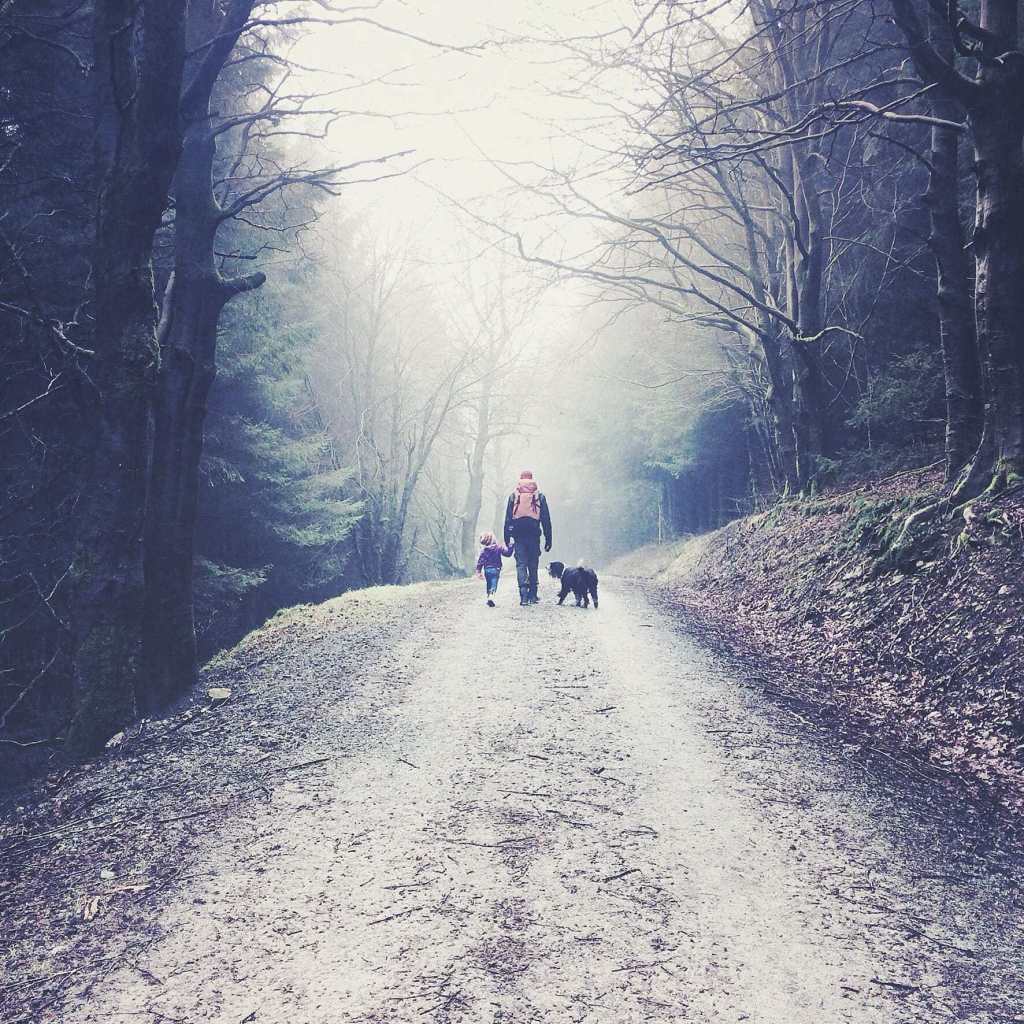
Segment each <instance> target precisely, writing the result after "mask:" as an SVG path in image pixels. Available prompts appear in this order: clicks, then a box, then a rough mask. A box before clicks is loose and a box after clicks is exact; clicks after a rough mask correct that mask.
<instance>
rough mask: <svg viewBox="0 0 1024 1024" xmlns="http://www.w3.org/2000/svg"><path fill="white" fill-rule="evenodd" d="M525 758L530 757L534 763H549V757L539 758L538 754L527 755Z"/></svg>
mask: <svg viewBox="0 0 1024 1024" xmlns="http://www.w3.org/2000/svg"><path fill="white" fill-rule="evenodd" d="M526 756H527V757H532V758H533V759H534V760H535V761H550V760H551V758H550V757H541V756H540V754H527V755H526Z"/></svg>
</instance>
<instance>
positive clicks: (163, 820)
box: [156, 807, 224, 825]
mask: <svg viewBox="0 0 1024 1024" xmlns="http://www.w3.org/2000/svg"><path fill="white" fill-rule="evenodd" d="M222 810H224V808H223V807H204V808H203V809H202V810H199V811H189V813H188V814H176V815H175V816H174V817H173V818H157V819H156V824H157V825H168V824H170V822H172V821H184V820H185V819H186V818H198V817H199V816H200V815H203V814H212V813H213V812H214V811H222Z"/></svg>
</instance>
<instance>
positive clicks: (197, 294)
mask: <svg viewBox="0 0 1024 1024" xmlns="http://www.w3.org/2000/svg"><path fill="white" fill-rule="evenodd" d="M252 7H253V0H233V2H231V3H230V4H228V5H227V7H226V9H225V10H224V12H223V14H222V15H220V16H219V17H218V13H219V12H218V11H217V9H216V7H213V6H211V8H210V10H209V12H204V13H205V14H206V16H205V17H203V19H202V24H199V25H197V24H195V20H193V22H192V24H191V25H190V29H191V32H190V35H191V36H192V37H193V38H194V39H196V40H198V42H199V43H200V44H201V45H200V46H199V47H198V52H199V54H200V56H199V58H198V60H197V61H196V64H195V67H194V69H191V72H192V73H191V78H190V80H189V81H188V83H187V86H186V88H185V90H184V92H183V94H182V97H181V121H182V124H183V126H184V140H183V148H182V155H181V163H180V166H179V168H178V173H177V176H176V178H175V183H174V270H173V272H172V273H171V276H170V280H169V282H168V286H167V289H166V294H165V296H164V308H163V313H162V317H161V325H160V349H161V367H160V373H159V376H158V381H157V389H156V403H155V410H154V430H153V448H152V458H151V469H150V488H149V501H148V507H147V515H146V530H145V582H146V587H145V604H144V623H145V627H144V633H143V637H144V652H145V667H146V678H147V685H146V688H145V690H144V691H143V692H142V693H141V694H140V697H141V698H142V699H141V700H140V704H141V705H142V706H143V708H144V709H145V710H149V711H152V710H156V709H159V708H160V707H162V706H164V705H166V704H167V703H168V702H169V701H170V700H171V699H173V698H174V697H175V696H177V695H178V694H179V693H181V692H183V691H184V690H185V689H187V688H188V687H189V686H190V685H191V683H192V681H193V679H194V676H195V666H196V639H195V622H194V617H193V606H192V571H193V555H194V551H193V547H194V537H195V520H196V511H197V505H198V496H199V461H200V456H201V454H202V448H203V420H204V418H205V415H206V401H207V397H208V395H209V392H210V386H211V385H212V383H213V379H214V376H215V374H216V372H217V365H216V347H217V325H218V322H219V320H220V314H221V310H222V309H223V308H224V306H225V304H226V303H227V302H228V301H230V299H231V298H232V297H233V296H235V295H238V294H240V293H241V292H245V291H250V290H252V289H253V288H258V287H259V286H260V285H261V284H263V282H264V280H265V279H266V278H265V275H264V274H262V273H260V272H257V273H254V274H250V275H247V276H244V277H224V276H222V275H221V273H220V271H219V269H218V267H217V262H216V255H215V251H214V242H215V239H216V236H217V230H218V228H219V226H220V224H221V222H222V221H223V219H224V217H225V215H226V211H225V210H224V209H223V208H222V207H221V206H220V205H219V204H218V203H217V201H216V198H215V196H214V180H213V170H214V161H215V158H216V154H217V128H218V121H217V119H216V117H215V116H214V114H213V112H212V111H211V109H210V101H211V98H212V97H213V94H214V89H215V86H216V84H217V80H218V77H219V76H220V74H221V72H222V70H223V68H224V65H225V63H226V62H227V60H228V58H229V56H230V55H231V52H232V50H233V49H234V47H235V44H236V42H237V41H238V37H239V36H240V35H241V33H242V31H243V29H244V28H245V25H246V22H247V21H248V18H249V16H250V13H251V11H252ZM192 17H193V19H195V18H196V15H195V12H193V15H192ZM228 215H229V214H228Z"/></svg>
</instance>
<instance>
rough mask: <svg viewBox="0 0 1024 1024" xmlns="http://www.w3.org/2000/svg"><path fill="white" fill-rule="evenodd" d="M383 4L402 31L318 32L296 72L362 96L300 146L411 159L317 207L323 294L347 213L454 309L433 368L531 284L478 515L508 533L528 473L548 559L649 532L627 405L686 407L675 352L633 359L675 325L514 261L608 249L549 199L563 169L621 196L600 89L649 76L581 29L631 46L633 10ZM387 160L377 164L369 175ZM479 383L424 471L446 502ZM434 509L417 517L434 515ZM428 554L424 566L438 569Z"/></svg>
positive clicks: (333, 98)
mask: <svg viewBox="0 0 1024 1024" xmlns="http://www.w3.org/2000/svg"><path fill="white" fill-rule="evenodd" d="M371 17H373V18H374V19H376V20H378V21H379V22H380V23H381V24H386V25H387V27H388V29H395V30H396V31H397V32H400V33H403V34H402V35H398V34H395V33H394V32H391V31H387V30H384V29H382V28H380V27H378V25H365V24H355V25H343V26H338V27H334V28H329V27H325V28H323V29H322V30H320V29H317V30H314V31H310V32H308V33H307V34H305V35H304V36H303V37H301V38H300V39H299V40H298V41H297V43H296V46H295V49H294V51H293V53H292V55H291V56H292V59H293V60H294V61H296V62H297V63H298V64H300V65H301V66H302V69H303V70H301V71H298V72H296V73H295V82H294V84H293V86H292V88H293V91H295V92H297V93H300V94H304V93H309V94H322V95H329V97H330V103H331V105H340V106H342V107H344V108H345V109H347V110H351V111H357V113H352V114H347V115H346V116H343V117H340V118H338V119H337V120H336V121H334V122H333V123H332V124H331V125H330V127H329V128H328V129H327V130H326V133H325V134H326V138H324V139H323V140H319V139H317V140H313V141H311V140H310V139H308V138H299V139H297V140H296V141H295V142H294V143H292V145H294V146H295V147H296V148H297V149H298V150H299V151H300V152H301V153H302V154H303V159H305V160H307V161H310V162H313V163H315V162H319V163H323V162H324V160H325V159H326V158H330V159H335V158H336V159H338V160H339V161H342V162H345V163H350V162H355V161H364V160H373V159H375V158H376V157H378V156H383V155H387V154H392V153H403V154H405V155H403V156H402V157H399V158H397V159H396V160H395V161H394V162H389V163H388V164H386V165H381V167H382V168H385V171H384V173H387V174H388V175H389V176H388V177H387V178H386V180H382V181H371V182H364V183H359V184H354V185H351V186H349V187H346V188H345V189H344V190H343V191H342V193H341V195H340V196H339V197H338V198H337V199H336V200H334V201H332V203H331V204H330V205H329V206H327V207H325V208H324V209H322V210H321V211H320V213H319V222H318V224H317V226H316V228H315V229H314V230H313V232H312V233H311V234H312V237H313V239H314V240H313V241H311V242H308V243H307V247H309V248H313V249H315V250H316V251H317V261H318V263H319V268H318V282H319V285H318V287H320V288H322V289H324V290H325V291H330V290H331V288H332V285H331V282H332V279H338V278H341V277H344V276H345V273H346V271H345V265H346V264H347V263H349V262H350V261H351V253H350V252H347V251H345V246H344V244H331V243H328V242H326V241H325V240H326V239H328V238H331V237H334V238H335V239H337V236H338V233H339V230H340V229H339V225H340V224H341V223H343V222H352V221H355V222H358V224H359V236H360V238H361V239H362V240H363V242H364V243H365V242H366V240H367V239H375V240H377V241H378V242H380V241H381V240H384V239H387V240H388V241H387V243H386V246H385V247H387V246H390V248H391V250H392V251H393V252H397V251H398V250H399V249H400V250H401V252H402V253H403V259H404V261H405V262H406V265H407V267H408V270H409V273H410V274H411V275H412V276H414V277H415V280H416V282H417V285H416V287H417V290H418V294H420V295H422V296H429V299H428V300H427V301H428V302H429V304H430V307H431V309H432V310H433V313H434V315H437V316H438V317H439V318H440V319H441V320H442V321H444V324H445V328H444V331H443V334H444V337H443V338H442V337H441V336H440V335H439V336H438V337H437V338H435V340H434V341H432V342H431V346H432V349H433V350H432V352H431V355H430V357H429V361H431V362H439V363H444V362H445V360H446V358H447V357H448V356H454V353H455V352H457V351H459V350H463V349H464V348H465V346H466V345H467V344H470V345H471V344H473V341H472V340H471V339H473V337H474V335H475V334H476V333H477V332H478V331H479V328H480V326H481V319H482V317H485V316H486V311H484V310H482V308H481V302H482V300H483V297H484V296H485V295H486V294H487V293H489V291H492V290H493V289H494V288H496V287H498V288H499V289H500V288H501V287H504V288H505V289H507V290H508V292H509V293H510V294H512V293H515V294H517V295H518V296H519V297H520V301H523V299H524V298H525V302H526V303H527V305H528V306H529V309H528V312H526V311H523V313H522V315H521V316H520V317H519V318H518V320H519V322H518V323H517V325H516V327H515V329H514V332H513V334H514V336H513V337H512V338H511V339H509V343H508V344H509V348H510V349H511V350H514V353H515V354H514V355H511V356H510V355H509V354H508V353H504V354H503V355H502V358H501V359H500V361H499V367H498V371H497V372H498V376H499V377H500V383H499V385H498V387H497V390H496V392H495V395H494V402H495V404H496V406H497V407H498V409H499V412H498V418H499V419H500V420H501V421H502V424H503V426H502V429H501V431H500V432H499V433H500V434H501V436H500V437H496V438H495V439H494V441H493V443H492V444H491V445H490V446H489V447H488V451H487V454H486V458H485V462H484V480H483V493H484V500H483V503H482V511H481V513H480V517H479V522H478V527H479V529H480V530H484V529H493V530H495V532H497V533H499V534H500V532H501V525H502V524H501V522H500V517H499V512H503V508H504V498H505V497H506V496H507V494H508V493H509V491H510V490H511V488H512V486H513V485H514V483H515V481H516V479H517V477H518V475H519V472H520V471H521V470H524V469H529V470H531V471H533V472H534V473H535V475H536V477H537V479H538V480H539V481H540V484H541V487H542V489H543V491H544V492H545V493H546V495H547V496H548V499H549V502H550V505H551V508H552V517H553V521H554V533H555V537H556V544H555V548H554V550H553V552H552V557H555V556H557V557H559V558H561V559H562V560H564V561H572V562H575V561H577V560H585V561H588V562H594V561H595V560H597V561H602V560H607V559H608V558H610V557H611V556H613V555H614V554H617V553H620V552H622V551H625V550H627V549H628V548H629V547H631V546H635V545H637V544H639V543H642V542H644V541H646V540H648V539H651V537H652V536H655V535H656V533H657V521H656V520H657V513H656V510H655V506H656V504H657V501H656V498H655V499H653V500H652V493H653V490H654V488H652V484H651V482H650V481H649V480H644V479H643V473H642V472H638V468H639V467H638V465H637V462H636V458H637V452H635V451H634V450H633V448H634V446H635V444H636V440H637V439H636V437H635V436H634V435H632V434H631V431H634V430H635V429H636V427H637V424H636V422H635V420H634V422H633V423H632V424H631V423H630V417H631V416H632V414H633V412H634V410H635V403H636V402H637V400H638V399H639V398H640V397H643V398H644V400H645V402H646V404H647V405H648V406H652V405H653V406H655V407H657V406H658V405H659V404H665V405H667V406H668V407H671V408H676V409H678V406H679V402H678V389H677V388H669V389H664V388H660V387H659V388H658V389H656V390H655V391H651V390H650V388H649V386H650V384H651V383H653V382H656V381H657V380H660V379H661V378H663V377H664V376H665V373H664V372H663V367H662V366H659V365H652V364H651V363H650V361H648V362H645V361H644V360H643V358H641V356H640V354H641V353H642V352H643V350H644V349H645V347H647V346H648V345H649V344H651V345H653V342H654V341H655V340H656V339H657V337H658V335H659V334H664V333H665V324H664V321H665V316H664V315H663V314H661V313H659V312H658V311H656V310H651V309H645V308H644V307H643V306H642V305H641V304H638V303H637V301H636V298H635V297H634V296H631V295H629V294H626V293H622V292H619V291H615V290H610V289H608V288H606V287H604V286H601V285H597V284H595V283H594V282H592V281H590V282H588V281H585V280H581V279H579V278H577V277H575V276H574V275H573V274H571V273H567V272H565V271H564V270H559V269H557V268H551V267H547V266H540V265H537V264H531V263H527V262H524V261H523V260H522V259H521V258H520V257H521V255H523V254H524V253H525V252H530V253H535V252H536V253H540V252H544V253H545V254H547V253H551V252H555V253H557V254H558V255H559V256H561V257H566V258H568V259H570V260H573V259H576V258H577V257H578V256H579V254H584V258H585V259H590V258H591V255H592V254H593V253H594V252H596V251H597V250H598V249H599V248H600V246H601V244H602V237H603V232H602V230H601V226H600V225H597V224H595V223H593V222H588V221H587V220H586V219H582V218H578V217H573V216H558V215H557V211H556V212H555V213H554V214H553V211H552V208H551V200H550V193H549V191H548V186H550V184H551V182H552V180H554V178H556V177H564V179H565V180H569V179H572V180H574V181H579V182H583V183H585V187H586V190H587V193H588V195H590V196H596V197H598V198H599V199H600V200H602V201H608V202H616V201H618V198H619V197H621V195H622V187H623V169H622V166H621V164H622V161H621V158H620V156H619V155H618V154H617V153H616V150H617V148H618V147H619V146H620V144H621V118H620V117H619V116H618V114H617V112H616V111H615V110H614V109H611V108H610V107H609V99H608V97H607V95H606V92H605V91H606V90H607V89H608V88H609V85H610V84H611V81H612V80H614V81H615V82H617V83H620V84H621V86H622V88H623V91H628V89H629V88H634V87H636V83H635V82H634V81H632V79H631V78H630V76H628V75H626V74H623V73H619V72H618V71H615V70H609V69H603V71H602V74H601V75H600V76H598V75H596V74H594V73H593V70H592V69H590V70H588V69H587V67H586V64H585V62H582V61H580V60H579V59H577V57H576V56H575V55H574V53H573V48H574V46H575V44H574V43H572V42H570V40H572V39H574V37H577V36H581V37H589V38H593V37H606V38H607V39H608V41H609V44H615V43H624V42H626V41H627V40H628V36H629V32H630V31H632V29H627V28H626V26H627V25H629V24H632V22H633V19H634V18H635V11H633V9H632V5H631V4H629V3H618V2H609V3H599V4H595V5H593V6H590V7H588V8H586V9H579V8H576V7H575V6H573V5H559V6H555V5H551V4H546V3H543V4H542V3H535V2H517V3H497V2H491V3H471V2H467V0H458V2H451V3H445V4H444V5H443V8H438V9H433V10H428V9H427V8H425V7H419V6H418V5H401V6H398V5H395V6H393V7H390V8H385V7H384V6H381V7H380V8H375V9H374V11H373V12H372V14H371ZM634 27H635V26H634ZM425 40H429V42H424V41H425ZM588 45H589V42H588ZM456 48H464V49H456ZM339 96H340V97H341V101H340V104H339ZM621 98H622V97H618V99H621ZM359 112H361V113H359ZM311 120H313V119H311ZM410 150H411V152H408V151H410ZM377 173H378V172H377V170H376V168H375V167H374V165H372V164H370V165H367V168H366V169H365V174H364V172H363V171H362V170H361V171H360V174H362V175H363V176H365V177H367V178H374V177H376V176H377ZM392 174H394V176H390V175H392ZM517 235H518V236H519V237H521V239H522V242H523V246H524V249H523V250H520V249H519V246H518V243H517V242H516V240H515V237H514V236H517ZM501 282H504V285H502V283H501ZM271 287H272V285H271ZM310 298H311V301H312V302H314V303H316V302H317V298H316V296H315V295H313V296H311V297H310ZM325 329H327V330H329V328H325ZM401 329H402V330H405V329H406V328H404V327H403V328H401ZM478 340H479V339H477V341H478ZM665 340H666V339H665V338H664V337H663V338H662V339H661V341H662V342H664V341H665ZM446 346H447V347H448V349H450V351H449V352H446V351H444V348H445V347H446ZM662 350H664V345H663V346H662ZM663 354H664V351H663ZM327 361H328V363H329V362H330V357H328V360H327ZM426 361H427V360H426V359H424V360H423V361H422V362H421V365H424V366H425V365H426ZM697 362H698V364H699V363H700V362H701V358H700V357H698V359H697ZM666 365H667V364H666ZM320 366H321V370H320V372H321V373H323V374H326V375H327V376H330V371H329V368H328V367H325V366H324V365H323V364H320ZM648 377H650V379H648ZM472 391H473V386H472V385H470V387H469V392H467V394H466V395H464V396H463V397H464V398H465V399H466V402H467V405H466V407H464V408H462V409H459V410H457V411H456V413H455V415H454V416H453V419H452V422H451V423H450V424H449V427H450V429H446V430H445V431H444V432H443V435H442V437H441V438H440V439H439V444H438V447H437V450H436V451H435V453H434V455H433V456H432V459H431V468H430V471H428V476H429V475H433V476H434V477H445V476H446V475H448V476H450V477H451V478H452V479H450V480H449V481H448V482H447V484H443V483H442V484H440V485H439V486H440V488H441V490H442V491H443V490H446V489H447V490H448V491H449V492H450V493H449V494H448V497H449V499H450V503H451V504H453V505H454V504H457V502H458V501H460V500H461V497H460V496H459V495H458V491H459V483H460V482H459V481H457V480H456V479H455V478H457V477H458V475H459V467H460V466H461V465H462V463H463V462H464V460H465V459H466V458H467V457H468V453H469V450H470V448H471V447H472V441H473V436H472V435H473V429H472V428H473V424H472V419H473V414H474V411H473V406H474V402H475V401H476V400H477V397H476V396H475V395H474V394H473V393H470V392H472ZM508 421H513V423H514V425H513V426H511V427H509V425H508ZM421 487H422V485H421ZM441 504H442V505H443V504H444V502H442V503H441ZM421 506H422V501H421ZM437 506H438V503H437V501H436V500H435V502H434V503H433V507H432V509H424V508H422V507H421V508H420V513H419V514H420V515H425V516H435V517H436V515H437ZM449 511H450V512H451V513H452V514H454V515H455V516H456V517H457V515H458V512H457V510H454V509H452V510H449ZM427 562H428V564H426V565H421V566H420V569H419V571H420V572H421V573H423V574H427V575H429V574H430V573H431V568H430V566H429V559H428V560H427Z"/></svg>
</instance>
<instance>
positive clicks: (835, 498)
mask: <svg viewBox="0 0 1024 1024" xmlns="http://www.w3.org/2000/svg"><path fill="white" fill-rule="evenodd" d="M937 491H938V481H937V480H936V479H935V477H934V475H929V474H927V473H922V474H913V473H908V474H903V475H901V476H899V477H896V478H892V479H890V480H888V481H884V482H881V483H878V484H874V485H865V486H863V487H859V488H856V489H853V490H850V491H847V492H844V493H840V494H829V495H825V496H822V497H819V498H815V499H812V500H804V501H791V502H785V503H782V504H780V505H778V506H777V507H776V508H773V509H771V510H770V511H768V512H766V513H763V514H761V515H757V516H752V517H749V518H746V519H741V520H737V521H736V522H733V523H731V524H729V525H728V526H726V527H724V528H722V529H721V530H718V531H716V532H714V533H711V534H706V535H703V536H701V537H696V538H693V539H692V540H690V541H689V542H688V543H686V544H684V545H683V546H682V548H681V551H680V552H679V554H678V556H677V557H676V558H675V559H674V560H673V561H671V562H670V564H668V565H667V567H665V566H661V567H660V571H657V572H655V573H653V574H651V575H653V578H654V579H656V580H657V583H658V585H659V587H660V588H661V589H662V590H663V592H665V593H666V594H667V595H668V598H669V600H670V601H671V602H672V603H673V604H674V605H675V606H676V607H677V608H678V609H680V610H682V611H683V613H684V615H685V617H686V619H687V621H688V622H689V623H691V624H692V625H693V626H694V627H695V628H696V629H698V631H699V632H700V633H701V635H702V636H703V637H704V638H705V640H707V641H708V642H709V643H711V644H712V645H713V646H715V647H717V648H718V649H720V650H726V651H729V652H731V653H733V654H737V655H739V656H741V657H743V658H744V659H745V660H746V661H747V662H748V663H750V662H756V664H757V665H759V666H764V667H767V668H770V669H772V670H773V671H772V682H771V686H772V687H775V688H778V689H781V690H785V691H786V692H788V693H791V694H794V695H797V696H802V697H805V698H808V699H811V700H813V701H814V702H815V703H816V704H817V705H818V706H819V707H821V708H824V709H825V710H831V711H833V712H839V713H842V714H846V715H851V714H852V715H853V716H855V717H856V718H857V719H858V720H859V721H860V723H861V725H862V726H867V727H868V729H869V731H874V732H876V733H877V734H878V735H879V737H880V740H884V741H885V742H887V743H893V742H895V743H896V744H898V745H899V746H900V747H902V748H904V749H905V750H906V751H907V752H910V753H911V754H912V755H915V756H917V757H920V758H922V759H923V760H924V761H925V762H927V763H928V764H929V765H930V766H931V767H932V768H933V769H935V770H936V771H941V772H947V773H953V774H955V775H956V776H957V777H958V778H961V779H963V780H965V781H967V782H969V783H970V784H971V785H973V786H975V787H978V788H980V789H981V790H983V791H984V792H985V793H987V794H989V795H992V796H995V797H996V798H998V799H999V800H1000V801H1001V802H1002V803H1004V804H1005V805H1006V806H1008V807H1010V808H1011V809H1013V810H1014V811H1016V812H1024V628H1022V618H1024V617H1022V612H1024V497H1022V496H1021V494H1020V493H1019V492H1018V493H1015V494H1008V495H1006V496H1003V497H1001V498H998V499H995V500H980V501H978V502H975V503H974V504H972V505H971V506H969V507H968V508H966V509H963V510H961V511H960V512H958V513H956V514H955V515H954V516H948V517H946V518H945V519H941V520H939V521H937V522H935V523H932V524H930V528H929V529H928V530H926V531H920V532H919V533H918V535H917V536H915V537H914V538H913V545H912V546H908V547H905V548H903V549H899V550H895V549H894V547H893V542H894V539H895V538H896V537H897V535H898V534H899V529H900V526H901V524H902V523H903V522H904V520H905V519H906V516H907V513H908V510H910V509H912V508H915V507H919V506H920V505H921V504H922V503H923V502H927V500H928V498H929V496H931V495H934V494H936V493H937ZM633 564H634V565H635V564H639V565H641V566H642V565H657V555H656V552H655V553H651V552H648V553H646V554H645V555H644V556H643V557H642V558H641V559H639V560H634V562H633ZM631 567H632V566H631V563H630V562H629V561H627V562H625V563H623V569H624V571H626V572H627V573H628V572H629V570H630V568H631Z"/></svg>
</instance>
